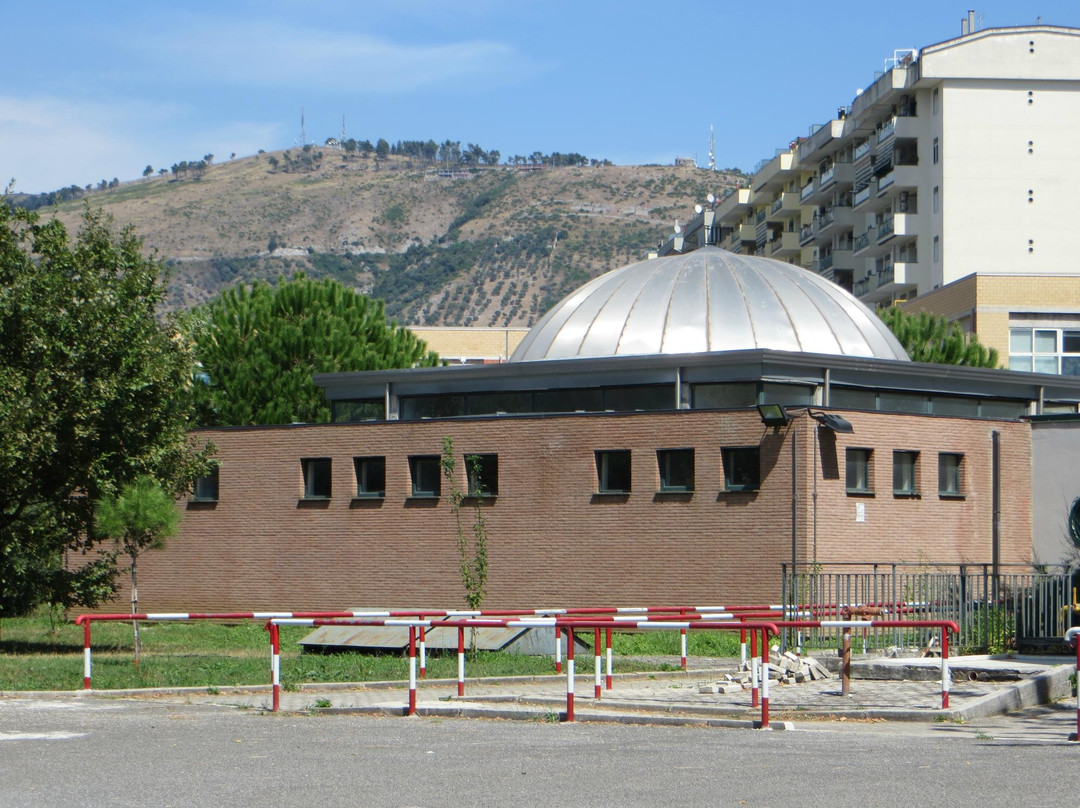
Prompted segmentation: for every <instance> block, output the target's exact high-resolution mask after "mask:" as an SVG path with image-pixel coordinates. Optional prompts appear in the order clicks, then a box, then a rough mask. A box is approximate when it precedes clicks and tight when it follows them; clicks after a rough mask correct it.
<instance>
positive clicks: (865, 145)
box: [854, 138, 871, 163]
mask: <svg viewBox="0 0 1080 808" xmlns="http://www.w3.org/2000/svg"><path fill="white" fill-rule="evenodd" d="M870 146H871V143H870V140H869V138H868V139H866V140H864V141H863V142H862V143H860V144H859V145H858V146H856V147H855V154H854V162H856V163H857V162H859V160H861V159H862V158H863V157H866V156H867V155H868V154H870Z"/></svg>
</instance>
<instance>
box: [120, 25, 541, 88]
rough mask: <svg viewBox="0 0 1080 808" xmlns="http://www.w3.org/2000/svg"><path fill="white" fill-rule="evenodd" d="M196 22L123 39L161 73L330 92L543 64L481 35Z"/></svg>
mask: <svg viewBox="0 0 1080 808" xmlns="http://www.w3.org/2000/svg"><path fill="white" fill-rule="evenodd" d="M195 25H196V30H188V31H187V32H186V35H185V36H183V37H177V36H175V35H168V36H166V35H162V36H152V37H149V38H147V37H140V38H139V39H138V40H136V41H129V42H127V43H126V45H127V47H129V48H135V49H138V50H140V58H141V59H145V60H146V61H147V62H149V63H160V62H162V61H165V62H169V63H171V64H172V65H173V69H170V70H168V71H167V72H164V73H160V74H158V76H159V78H162V77H163V76H167V75H172V76H174V77H176V78H177V79H179V80H183V81H185V82H190V81H192V80H193V79H197V80H200V81H211V82H214V83H219V84H221V83H224V84H243V85H255V86H268V87H276V88H284V87H289V88H293V87H300V88H308V89H332V90H334V91H335V92H343V91H344V92H347V91H362V92H379V93H394V92H408V91H413V90H421V89H428V88H436V87H445V86H455V85H459V84H463V83H468V82H477V83H478V84H482V85H483V86H484V87H491V86H500V85H506V84H512V83H516V82H518V81H521V80H523V79H525V78H528V77H531V76H534V75H536V74H537V73H538V72H541V71H543V70H545V69H546V68H545V66H544V65H542V64H541V63H538V62H536V61H534V60H533V59H531V58H530V57H527V56H525V55H523V54H521V53H519V52H518V51H517V50H516V49H515V48H513V47H512V46H510V45H507V44H504V43H500V42H492V41H488V40H483V39H475V40H469V41H461V42H450V43H443V44H403V43H400V42H394V41H391V40H388V39H383V38H379V37H375V36H369V35H366V34H352V33H343V32H340V31H334V30H316V29H312V28H301V27H295V26H288V25H283V24H281V23H277V22H260V21H252V22H247V23H234V22H223V23H218V24H213V25H208V24H205V23H197V24H195ZM155 72H156V71H155Z"/></svg>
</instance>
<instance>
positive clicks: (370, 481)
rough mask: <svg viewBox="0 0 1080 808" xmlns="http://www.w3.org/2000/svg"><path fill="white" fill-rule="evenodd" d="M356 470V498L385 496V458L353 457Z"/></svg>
mask: <svg viewBox="0 0 1080 808" xmlns="http://www.w3.org/2000/svg"><path fill="white" fill-rule="evenodd" d="M353 467H354V468H355V469H356V496H358V497H384V496H386V458H385V457H354V458H353Z"/></svg>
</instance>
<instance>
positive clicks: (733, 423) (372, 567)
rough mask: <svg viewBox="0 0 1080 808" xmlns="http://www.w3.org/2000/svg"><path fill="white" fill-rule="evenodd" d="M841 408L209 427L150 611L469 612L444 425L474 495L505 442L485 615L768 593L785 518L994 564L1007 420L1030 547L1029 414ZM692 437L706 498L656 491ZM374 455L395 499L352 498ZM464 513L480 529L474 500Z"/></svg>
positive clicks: (153, 559) (784, 542) (1013, 527)
mask: <svg viewBox="0 0 1080 808" xmlns="http://www.w3.org/2000/svg"><path fill="white" fill-rule="evenodd" d="M843 415H844V417H846V418H847V419H848V420H850V421H851V423H852V424H853V426H854V433H852V434H836V433H833V432H831V431H827V430H825V429H819V428H818V426H817V424H816V423H815V422H814V421H813V420H811V419H810V418H809V417H808V416H806V415H802V416H799V417H796V418H795V420H794V421H792V423H790V424H789V425H788V426H786V427H781V428H778V429H773V428H766V427H764V426H763V425H762V423H761V421H760V420H759V418H758V414H757V412H756V411H753V410H749V411H746V410H742V411H726V412H718V411H681V412H668V413H632V414H611V413H606V414H595V415H572V416H537V417H504V418H483V419H475V420H471V419H470V420H464V419H459V420H442V421H417V422H374V423H363V424H348V425H319V426H283V427H269V428H268V427H253V428H236V429H221V430H204V431H199V432H197V433H195V437H196V438H197V439H199V440H200V441H201V440H204V439H208V440H212V441H213V443H214V444H215V445H216V447H217V458H218V460H219V461H220V464H221V466H220V483H219V497H218V501H217V502H216V503H201V502H200V503H195V502H192V503H188V502H181V503H180V507H181V509H182V510H183V512H184V513H183V521H182V523H181V528H180V533H179V535H178V536H176V537H175V538H173V539H171V540H170V541H169V543H168V545H167V547H166V548H165V549H163V550H158V551H151V552H149V553H147V554H146V555H145V556H143V557H142V558H141V559H140V561H139V595H140V608H141V609H144V610H147V611H172V610H193V611H194V610H198V611H203V610H211V609H213V610H233V609H237V610H239V609H245V610H246V609H254V610H269V609H291V610H298V609H340V608H345V607H357V606H367V607H376V606H377V607H407V606H413V607H419V606H428V607H433V608H455V607H461V606H463V605H464V598H463V588H462V584H461V580H460V576H459V572H458V564H459V559H458V555H457V547H456V531H455V527H454V520H453V516H452V513H451V509H450V504H449V502H448V498H447V497H446V496H445V494H446V490H445V484H444V491H443V494H444V495H443V496H442V497H441V498H440V499H438V500H424V499H415V498H411V497H410V492H411V482H410V474H409V461H408V458H409V456H410V455H432V454H438V453H439V452H440V451H441V448H442V441H443V437H444V436H449V437H451V438H453V440H454V444H455V450H456V453H457V456H458V460H459V462H458V480H457V485H458V487H459V488H461V489H465V487H466V481H465V473H464V469H463V467H462V464H461V462H460V461H461V458H462V456H463V455H464V454H469V453H493V454H497V455H498V466H499V482H498V486H499V492H498V497H497V498H496V499H495V501H494V502H492V503H491V504H488V505H485V507H484V515H485V517H486V519H487V527H488V555H489V565H490V567H489V570H490V571H489V579H488V586H487V592H488V594H487V598H486V599H485V601H484V604H485V605H486V606H489V607H493V608H494V607H511V606H528V607H544V606H550V607H557V606H571V605H647V604H668V605H670V604H686V605H699V604H723V603H736V602H738V603H748V602H776V601H777V600H778V599H779V596H780V579H781V574H780V564H781V562H783V561H790V560H791V557H792V536H793V532H792V518H793V514H795V518H796V520H797V522H796V528H797V529H796V534H795V544H796V548H797V549H796V552H797V555H798V559H799V561H801V562H803V561H807V560H809V559H810V558H811V556H812V554H813V545H814V541H815V534H816V543H817V559H818V560H819V561H822V562H829V561H859V562H874V561H878V562H887V561H909V562H926V563H928V564H932V563H958V562H988V561H990V558H991V546H990V536H991V507H990V501H991V433H992V432H993V431H997V432H999V433H1000V445H1001V450H1002V452H1001V458H1002V460H1001V469H1002V474H1001V476H1002V484H1001V488H1002V491H1003V502H1002V516H1001V537H1002V538H1001V561H1002V562H1003V563H1007V562H1026V561H1028V560H1029V559H1030V552H1031V551H1030V546H1031V514H1030V489H1029V475H1030V433H1029V427H1028V425H1027V424H1024V423H1017V422H1009V421H987V420H973V419H962V418H955V419H954V418H940V417H938V418H931V417H926V416H915V415H892V414H884V413H862V412H852V413H843ZM815 444H816V445H815ZM743 446H760V452H761V484H760V490H759V491H758V492H756V493H746V492H726V491H724V475H723V469H722V462H721V448H722V447H743ZM687 447H693V448H694V449H695V477H696V479H695V490H694V491H693V493H691V494H678V493H672V494H660V493H658V489H659V471H658V464H657V454H656V452H657V450H658V449H676V448H687ZM793 447H794V448H793ZM848 447H865V448H869V449H872V450H873V454H872V468H873V471H872V480H873V487H874V495H873V496H858V497H856V496H851V495H849V494H848V493H847V492H846V491H845V477H844V467H845V466H844V464H845V459H844V458H845V450H846V448H848ZM609 449H629V450H630V451H631V452H632V472H633V478H632V479H633V484H632V491H631V492H630V493H629V494H628V495H625V496H622V495H607V496H598V495H597V494H596V491H597V471H596V463H595V456H594V452H595V451H597V450H609ZM894 450H907V451H917V452H919V453H920V454H919V461H918V491H919V493H920V496H921V498H913V497H912V498H898V497H894V495H893V491H892V452H893V451H894ZM939 452H955V453H959V454H962V455H963V461H962V466H961V469H962V491H963V494H964V496H963V498H962V499H959V498H958V499H941V498H939V496H938V479H937V475H938V469H937V458H938V453H939ZM360 456H384V457H385V458H386V496H385V498H384V499H382V500H357V499H354V498H353V495H354V494H355V492H356V480H355V474H354V467H353V458H354V457H360ZM320 457H329V458H331V459H332V462H333V492H332V496H331V498H330V499H329V500H328V501H305V500H303V498H302V494H303V479H302V471H301V459H302V458H320ZM815 458H816V463H815ZM793 468H794V469H795V470H796V474H795V475H794V479H795V481H796V484H795V485H793V474H792V471H793ZM815 491H816V497H815ZM815 500H816V507H815ZM860 504H861V505H862V508H861V509H859V510H860V511H861V512H862V513H863V515H864V519H865V521H858V519H857V506H858V505H860ZM815 513H816V518H815ZM463 520H464V526H465V529H466V530H469V529H470V528H471V525H472V513H471V511H470V510H468V508H466V510H465V512H464V513H463ZM815 524H816V527H815ZM121 580H122V578H121ZM127 597H128V595H127V592H126V591H125V592H122V593H120V594H119V595H118V597H117V599H116V600H115V601H114V602H113V604H112V605H111V606H110V607H109V610H115V609H116V608H118V606H119V605H120V604H123V605H124V606H126V604H127Z"/></svg>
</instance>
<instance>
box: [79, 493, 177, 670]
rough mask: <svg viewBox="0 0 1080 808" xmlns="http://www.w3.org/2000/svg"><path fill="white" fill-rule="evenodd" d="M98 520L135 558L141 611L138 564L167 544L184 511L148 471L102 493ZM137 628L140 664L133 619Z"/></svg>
mask: <svg viewBox="0 0 1080 808" xmlns="http://www.w3.org/2000/svg"><path fill="white" fill-rule="evenodd" d="M94 510H95V523H96V525H97V528H98V531H99V532H100V533H101V535H102V536H105V537H108V538H111V539H112V540H113V541H114V542H115V544H116V551H117V552H120V553H123V554H124V555H126V556H127V557H128V558H130V559H131V567H130V570H131V613H132V614H137V613H138V611H139V582H138V576H137V566H138V562H139V556H140V555H141V554H142V553H143V551H144V550H156V549H158V548H161V547H164V546H165V540H166V539H167V538H169V537H170V536H172V535H173V534H175V533H176V527H177V524H178V523H179V521H180V512H179V511H178V510H177V509H176V503H175V502H174V501H173V498H172V497H171V496H170V495H169V493H168V492H167V491H166V490H165V489H164V488H162V487H161V486H160V485H158V483H157V482H156V481H155V480H154V478H153V477H150V476H148V475H146V474H140V475H139V476H138V477H137V478H135V482H133V483H127V484H126V485H124V487H123V488H121V489H120V493H119V494H117V495H116V496H112V497H101V498H99V499H98V500H97V501H96V502H95V503H94ZM132 626H133V627H134V631H135V664H136V665H138V664H139V623H138V621H132Z"/></svg>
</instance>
